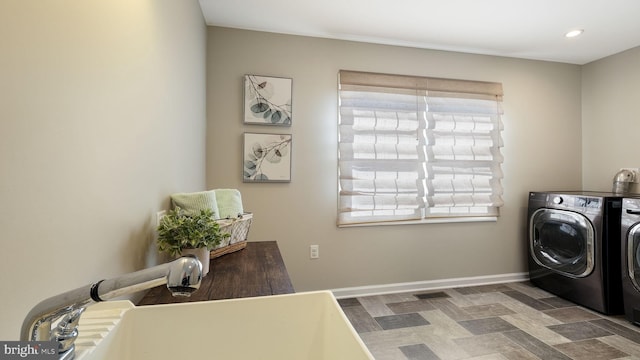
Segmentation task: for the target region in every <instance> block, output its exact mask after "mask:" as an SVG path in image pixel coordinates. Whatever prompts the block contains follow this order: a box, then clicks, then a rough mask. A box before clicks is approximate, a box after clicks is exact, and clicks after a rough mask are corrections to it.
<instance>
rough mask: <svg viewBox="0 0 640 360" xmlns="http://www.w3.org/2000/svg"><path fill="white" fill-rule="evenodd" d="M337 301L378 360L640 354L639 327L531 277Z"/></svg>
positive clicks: (547, 359) (587, 358) (603, 358)
mask: <svg viewBox="0 0 640 360" xmlns="http://www.w3.org/2000/svg"><path fill="white" fill-rule="evenodd" d="M338 302H339V303H340V306H341V307H342V309H343V310H344V312H345V314H346V315H347V317H348V318H349V320H350V321H351V323H352V324H353V326H354V328H355V329H356V331H357V332H358V334H359V335H360V337H361V338H362V340H363V341H364V343H365V344H366V345H367V347H368V348H369V350H370V351H371V353H372V354H373V356H374V357H375V358H376V360H404V359H410V360H427V359H429V360H431V359H441V360H449V359H478V360H479V359H482V360H498V359H500V360H505V359H512V360H516V359H517V360H529V359H543V360H555V359H559V360H560V359H563V360H569V359H574V360H582V359H584V360H608V359H625V360H630V359H639V360H640V327H636V326H634V325H632V324H631V323H629V322H628V321H626V320H625V319H624V317H623V316H605V315H602V314H599V313H597V312H593V311H591V310H588V309H586V308H583V307H580V306H577V305H575V304H573V303H571V302H568V301H566V300H563V299H561V298H558V297H556V296H554V295H552V294H550V293H548V292H546V291H543V290H541V289H539V288H537V287H534V286H532V285H531V284H530V283H528V282H519V283H509V284H499V285H486V286H475V287H466V288H455V289H446V290H437V291H430V292H429V291H423V292H415V293H398V294H388V295H378V296H366V297H357V298H349V299H340V300H338Z"/></svg>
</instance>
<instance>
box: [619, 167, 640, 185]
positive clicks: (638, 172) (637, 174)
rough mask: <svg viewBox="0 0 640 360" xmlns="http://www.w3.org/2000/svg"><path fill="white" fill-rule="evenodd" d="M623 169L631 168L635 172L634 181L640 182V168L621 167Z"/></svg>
mask: <svg viewBox="0 0 640 360" xmlns="http://www.w3.org/2000/svg"><path fill="white" fill-rule="evenodd" d="M622 170H629V171H631V172H632V173H633V181H632V182H633V183H635V184H640V168H620V171H622Z"/></svg>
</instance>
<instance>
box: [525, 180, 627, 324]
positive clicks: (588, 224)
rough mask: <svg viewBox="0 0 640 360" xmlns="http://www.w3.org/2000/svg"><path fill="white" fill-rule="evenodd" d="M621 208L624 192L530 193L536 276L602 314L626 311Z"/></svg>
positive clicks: (535, 281) (538, 283) (531, 259)
mask: <svg viewBox="0 0 640 360" xmlns="http://www.w3.org/2000/svg"><path fill="white" fill-rule="evenodd" d="M621 214H622V197H621V196H616V195H614V194H612V193H601V192H589V191H565V192H531V193H529V206H528V226H527V232H528V236H527V248H528V254H529V256H528V262H529V278H530V280H531V282H532V283H533V284H534V285H536V286H538V287H540V288H541V289H544V290H546V291H549V292H551V293H553V294H556V295H558V296H560V297H562V298H565V299H567V300H570V301H572V302H574V303H576V304H578V305H582V306H585V307H588V308H590V309H593V310H596V311H598V312H601V313H603V314H608V315H613V314H622V313H623V312H624V308H623V303H622V279H621V271H622V266H621V257H620V252H621V245H620V229H621V227H620V221H621Z"/></svg>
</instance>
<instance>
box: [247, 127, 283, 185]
mask: <svg viewBox="0 0 640 360" xmlns="http://www.w3.org/2000/svg"><path fill="white" fill-rule="evenodd" d="M291 140H292V139H291V134H257V133H244V145H243V146H244V151H243V156H242V159H243V166H242V168H243V171H242V181H243V182H290V181H291Z"/></svg>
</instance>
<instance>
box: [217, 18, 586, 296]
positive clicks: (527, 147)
mask: <svg viewBox="0 0 640 360" xmlns="http://www.w3.org/2000/svg"><path fill="white" fill-rule="evenodd" d="M207 41H208V55H207V119H208V128H207V187H208V188H229V187H236V188H238V189H240V190H241V192H242V195H243V200H244V203H245V208H246V209H248V210H250V211H252V212H253V213H254V224H253V225H252V228H251V232H250V240H251V241H260V240H277V241H278V243H279V245H280V249H281V251H282V254H283V256H284V260H285V262H286V265H287V268H288V270H289V273H290V275H291V278H292V280H293V283H294V286H295V288H296V290H298V291H302V290H314V289H327V288H329V289H332V288H333V289H334V288H343V287H352V286H365V285H380V284H391V283H403V282H414V281H426V280H435V279H449V278H459V277H471V276H484V275H496V274H509V273H518V272H525V271H526V264H525V247H524V245H523V244H524V236H525V229H526V223H525V217H526V214H525V212H526V206H527V203H526V201H527V193H528V191H530V190H552V189H578V188H580V187H581V151H582V150H581V145H582V143H581V140H580V138H581V133H580V132H581V97H580V96H581V95H580V94H581V68H580V66H577V65H568V64H561V63H551V62H541V61H527V60H517V59H511V58H501V57H492V56H479V55H469V54H461V53H452V52H442V51H429V50H420V49H413V48H403V47H393V46H382V45H372V44H364V43H356V42H347V41H337V40H327V39H317V38H308V37H297V36H286V35H277V34H271V33H264V32H252V31H243V30H235V29H228V28H219V27H210V28H209V29H208V40H207ZM340 69H349V70H363V71H375V72H386V73H397V74H411V75H425V76H435V77H448V78H460V79H472V80H485V81H498V82H502V83H503V86H504V92H505V97H504V109H505V116H504V119H503V121H504V127H505V130H504V133H503V137H504V145H505V146H504V149H503V154H504V156H505V162H504V164H503V171H504V181H503V186H504V189H505V193H504V200H505V206H504V207H503V208H502V210H501V216H500V218H499V220H498V221H497V222H488V223H457V224H429V225H405V226H384V227H356V228H337V227H336V225H335V223H336V201H337V195H336V193H337V171H336V169H337V135H336V134H337V73H338V70H340ZM244 74H256V75H271V76H282V77H290V78H293V125H292V127H291V128H277V127H265V126H255V125H244V124H243V123H242V91H243V88H242V79H243V75H244ZM243 132H272V133H278V132H283V133H291V134H292V135H293V151H292V158H293V160H292V161H293V164H292V168H293V169H292V181H291V183H287V184H249V183H242V176H241V172H242V166H241V153H242V133H243ZM310 244H318V245H320V259H317V260H310V259H309V245H310Z"/></svg>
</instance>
